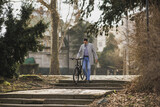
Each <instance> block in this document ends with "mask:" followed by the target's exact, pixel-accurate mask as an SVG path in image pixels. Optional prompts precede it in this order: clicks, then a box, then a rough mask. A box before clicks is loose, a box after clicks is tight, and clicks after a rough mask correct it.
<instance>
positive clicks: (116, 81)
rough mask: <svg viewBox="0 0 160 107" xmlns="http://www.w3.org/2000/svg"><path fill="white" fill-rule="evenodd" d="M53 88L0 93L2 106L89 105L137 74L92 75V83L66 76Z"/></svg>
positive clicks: (85, 106)
mask: <svg viewBox="0 0 160 107" xmlns="http://www.w3.org/2000/svg"><path fill="white" fill-rule="evenodd" d="M65 77H66V78H65V79H62V80H59V83H56V84H53V85H54V87H53V89H42V90H28V91H17V92H9V93H5V94H0V107H89V104H90V103H92V102H93V101H94V100H95V99H97V98H100V97H103V96H106V95H108V94H110V93H112V92H113V91H114V90H121V89H123V86H124V85H125V84H126V83H128V82H130V81H131V80H133V79H134V78H135V77H137V76H91V79H92V81H91V83H85V82H84V81H80V83H79V84H78V85H75V84H74V83H73V81H72V76H65Z"/></svg>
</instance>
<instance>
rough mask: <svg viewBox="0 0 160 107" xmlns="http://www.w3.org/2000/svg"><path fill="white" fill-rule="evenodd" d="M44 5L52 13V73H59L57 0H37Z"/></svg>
mask: <svg viewBox="0 0 160 107" xmlns="http://www.w3.org/2000/svg"><path fill="white" fill-rule="evenodd" d="M37 1H38V2H40V3H41V4H42V5H43V6H45V7H46V8H47V9H48V10H49V11H50V13H51V15H50V16H51V23H52V25H51V28H52V33H51V34H52V36H51V41H52V42H51V63H50V74H51V75H59V74H60V70H59V52H58V49H59V36H58V25H59V14H58V11H57V0H51V2H50V4H48V3H46V2H45V1H44V0H37Z"/></svg>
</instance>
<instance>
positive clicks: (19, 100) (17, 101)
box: [0, 98, 44, 104]
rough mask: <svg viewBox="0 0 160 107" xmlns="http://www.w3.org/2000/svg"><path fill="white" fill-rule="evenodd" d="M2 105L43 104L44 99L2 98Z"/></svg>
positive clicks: (0, 100) (0, 99)
mask: <svg viewBox="0 0 160 107" xmlns="http://www.w3.org/2000/svg"><path fill="white" fill-rule="evenodd" d="M0 103H7V104H43V103H44V99H31V98H29V99H26V98H0Z"/></svg>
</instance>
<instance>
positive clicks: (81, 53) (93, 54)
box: [77, 43, 98, 65]
mask: <svg viewBox="0 0 160 107" xmlns="http://www.w3.org/2000/svg"><path fill="white" fill-rule="evenodd" d="M84 49H85V45H84V44H82V45H81V47H80V49H79V52H78V54H77V58H80V57H82V58H83V56H84ZM88 54H89V62H90V64H91V65H93V64H94V59H98V56H97V53H96V50H95V48H94V46H93V44H92V43H88Z"/></svg>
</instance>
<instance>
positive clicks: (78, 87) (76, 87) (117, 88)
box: [54, 86, 123, 90]
mask: <svg viewBox="0 0 160 107" xmlns="http://www.w3.org/2000/svg"><path fill="white" fill-rule="evenodd" d="M54 88H55V89H90V90H121V89H123V87H83V86H72V87H71V86H70V87H69V86H66V87H62V86H55V87H54Z"/></svg>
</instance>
